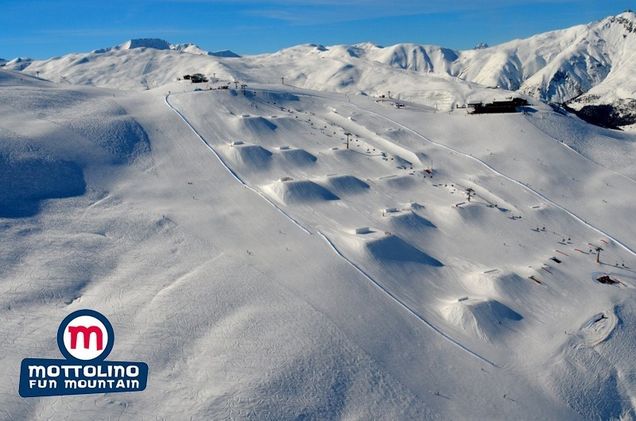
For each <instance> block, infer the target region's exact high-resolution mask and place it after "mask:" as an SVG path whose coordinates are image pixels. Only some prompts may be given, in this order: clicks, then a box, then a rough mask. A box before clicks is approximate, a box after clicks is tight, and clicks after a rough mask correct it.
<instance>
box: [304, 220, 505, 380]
mask: <svg viewBox="0 0 636 421" xmlns="http://www.w3.org/2000/svg"><path fill="white" fill-rule="evenodd" d="M317 232H318V235H320V236H321V237H322V238H323V239H324V240H325V242H326V243H327V244H329V247H331V249H332V250H333V251H334V253H336V254H337V255H338V256H340V257H341V258H342V259H343V260H345V261H346V262H347V263H348V264H349V265H350V266H351V267H353V268H354V269H355V270H356V271H357V272H358V273H360V274H361V275H362V276H364V277H365V278H366V279H367V280H368V281H369V282H371V283H372V284H373V285H374V286H375V287H376V288H378V289H379V290H380V291H381V292H383V293H384V294H385V295H386V296H388V297H389V298H390V299H391V300H392V301H393V302H395V303H396V304H398V305H399V306H400V307H402V308H403V309H404V310H406V311H407V312H408V313H410V314H411V315H413V316H414V317H415V318H417V319H418V320H419V321H420V322H422V323H424V324H425V325H426V326H428V327H429V328H431V329H432V330H433V331H434V332H435V333H437V334H438V335H440V336H442V337H443V338H444V339H446V340H447V341H448V342H450V343H451V344H453V345H455V346H456V347H458V348H459V349H461V350H462V351H464V352H467V353H468V354H470V355H471V356H473V357H475V358H477V359H478V360H480V361H483V362H485V363H487V364H489V365H491V366H492V367H497V368H498V367H499V366H498V365H497V364H495V363H494V362H492V361H490V360H489V359H487V358H485V357H482V356H481V355H479V354H478V353H476V352H475V351H472V350H471V349H470V348H468V347H466V346H465V345H462V344H461V343H460V342H459V341H457V340H456V339H453V338H452V337H451V336H449V335H448V334H447V333H444V332H443V331H442V330H441V329H439V328H438V327H436V326H435V325H433V324H432V323H431V322H429V321H428V320H426V319H425V318H424V317H422V316H421V315H420V314H418V313H417V312H416V311H415V310H413V309H412V308H411V307H409V306H408V305H406V304H405V303H404V302H403V301H402V300H400V299H399V298H397V297H396V296H395V295H393V294H392V293H391V292H390V291H389V290H387V289H386V288H384V287H383V286H382V285H380V283H379V282H377V281H376V280H375V279H373V278H372V277H371V276H370V275H369V274H367V273H366V272H365V271H364V270H362V268H360V267H359V266H358V265H357V264H355V263H354V262H353V261H351V260H350V259H348V258H347V257H346V256H345V255H344V254H343V253H342V252H340V250H338V248H337V247H336V245H335V244H334V243H333V242H332V241H331V240H330V239H329V237H327V236H326V235H325V234H323V233H322V232H321V231H317Z"/></svg>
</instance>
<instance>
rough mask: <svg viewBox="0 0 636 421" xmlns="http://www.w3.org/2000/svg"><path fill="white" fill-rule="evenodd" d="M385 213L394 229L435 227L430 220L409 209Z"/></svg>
mask: <svg viewBox="0 0 636 421" xmlns="http://www.w3.org/2000/svg"><path fill="white" fill-rule="evenodd" d="M385 215H386V216H387V217H389V223H390V224H391V227H392V229H393V230H395V231H400V230H406V231H407V232H411V231H424V230H426V229H430V228H437V227H436V226H435V224H433V223H432V222H431V221H429V220H428V219H426V218H424V217H423V216H421V215H419V214H417V213H415V212H413V211H411V210H408V211H398V212H389V213H386V214H385Z"/></svg>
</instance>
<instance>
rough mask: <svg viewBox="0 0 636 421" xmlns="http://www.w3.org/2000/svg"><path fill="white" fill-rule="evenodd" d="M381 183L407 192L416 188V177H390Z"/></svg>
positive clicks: (383, 179) (381, 179)
mask: <svg viewBox="0 0 636 421" xmlns="http://www.w3.org/2000/svg"><path fill="white" fill-rule="evenodd" d="M380 181H381V182H383V183H384V184H386V185H387V186H389V187H391V188H393V189H397V190H406V189H410V188H413V187H415V184H416V183H415V177H413V176H410V175H390V176H387V177H382V178H380Z"/></svg>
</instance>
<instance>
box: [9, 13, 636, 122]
mask: <svg viewBox="0 0 636 421" xmlns="http://www.w3.org/2000/svg"><path fill="white" fill-rule="evenodd" d="M0 63H1V62H0ZM0 65H3V66H4V67H6V68H9V69H12V70H21V71H24V72H26V73H29V74H33V75H39V76H40V77H43V78H47V79H51V80H55V81H58V82H68V83H75V84H92V85H97V86H109V87H113V88H126V89H130V88H138V89H148V88H152V87H156V86H159V85H162V84H165V83H167V82H170V81H173V80H175V78H177V77H179V76H181V75H182V74H184V73H188V72H201V73H206V74H210V75H212V74H216V76H217V77H220V78H225V79H229V80H233V79H238V80H242V81H246V82H248V83H255V82H264V83H273V82H277V81H279V82H280V81H285V83H289V84H293V85H296V86H300V87H305V88H311V89H319V90H333V91H339V92H347V93H361V94H378V93H381V92H382V93H385V92H388V91H391V93H392V94H393V95H395V96H399V97H400V98H402V99H405V100H412V101H416V102H421V103H424V104H427V105H430V106H435V107H438V108H440V109H450V108H452V107H453V106H454V105H455V104H458V103H461V102H464V101H466V100H467V99H468V98H467V96H468V95H474V92H475V85H479V86H481V87H482V88H484V90H482V91H481V92H482V94H481V95H482V96H485V97H490V96H492V95H494V92H497V91H492V90H491V89H488V90H487V91H486V89H487V88H498V89H502V90H505V91H514V92H517V93H519V94H522V95H527V96H529V97H533V98H536V99H538V100H541V101H544V102H550V103H559V104H564V105H565V106H567V107H569V109H570V110H572V111H575V112H578V113H580V115H582V116H583V117H585V116H586V115H590V116H592V117H594V116H595V115H597V114H599V113H600V114H604V115H605V114H606V115H607V118H604V119H601V120H602V121H595V122H596V123H600V124H603V125H609V126H617V125H627V124H632V123H634V122H636V100H635V98H636V78H635V77H634V74H636V14H634V12H631V11H627V12H624V13H621V14H619V15H616V16H610V17H607V18H605V19H602V20H600V21H597V22H592V23H589V24H586V25H577V26H574V27H571V28H568V29H563V30H557V31H551V32H546V33H543V34H539V35H535V36H533V37H530V38H527V39H520V40H513V41H510V42H506V43H504V44H500V45H496V46H492V47H488V46H486V45H480V46H479V47H478V48H475V49H471V50H464V51H458V50H453V49H449V48H444V47H440V46H436V45H420V44H409V43H403V44H396V45H393V46H388V47H381V46H377V45H374V44H370V43H363V44H355V45H336V46H330V47H325V46H322V45H316V44H307V45H299V46H295V47H291V48H287V49H283V50H281V51H278V52H275V53H272V54H261V55H255V56H245V57H240V56H239V55H238V54H235V53H233V52H232V51H219V52H208V51H206V50H204V49H202V48H200V47H198V46H197V45H195V44H170V43H168V42H167V41H164V40H159V39H137V40H130V41H127V42H125V43H123V44H121V45H119V46H116V47H112V48H107V49H102V50H95V51H93V52H90V53H80V54H68V55H65V56H62V57H55V58H51V59H48V60H29V59H14V60H11V61H9V62H6V63H4V64H0ZM283 77H284V79H281V78H283ZM477 92H480V91H479V89H478V90H477ZM469 93H470V94H469ZM593 119H594V118H592V120H593Z"/></svg>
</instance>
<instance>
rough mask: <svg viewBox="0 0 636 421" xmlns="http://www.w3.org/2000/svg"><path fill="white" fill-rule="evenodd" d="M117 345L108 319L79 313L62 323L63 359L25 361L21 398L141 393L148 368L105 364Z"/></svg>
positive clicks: (59, 335) (138, 364)
mask: <svg viewBox="0 0 636 421" xmlns="http://www.w3.org/2000/svg"><path fill="white" fill-rule="evenodd" d="M114 343H115V332H114V331H113V326H112V325H111V324H110V322H109V321H108V319H107V318H106V317H105V316H104V315H103V314H101V313H98V312H97V311H94V310H77V311H74V312H73V313H71V314H69V315H68V316H66V318H64V320H62V323H60V327H59V328H58V330H57V346H58V347H59V348H60V352H61V353H62V355H63V356H64V358H65V359H63V360H51V359H43V358H25V359H24V360H22V365H21V368H20V389H19V393H20V396H22V397H24V398H29V397H36V396H61V395H83V394H87V393H113V392H139V391H141V390H144V389H145V388H146V381H147V380H148V365H147V364H146V363H142V362H129V361H105V359H106V357H107V356H108V354H110V351H112V350H113V344H114Z"/></svg>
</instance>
